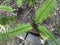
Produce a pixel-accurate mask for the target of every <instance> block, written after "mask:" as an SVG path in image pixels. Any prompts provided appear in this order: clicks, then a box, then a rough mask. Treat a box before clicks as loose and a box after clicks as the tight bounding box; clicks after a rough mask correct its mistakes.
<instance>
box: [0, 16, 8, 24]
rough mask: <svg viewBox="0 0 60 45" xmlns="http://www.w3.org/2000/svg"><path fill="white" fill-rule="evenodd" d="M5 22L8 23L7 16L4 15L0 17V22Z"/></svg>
mask: <svg viewBox="0 0 60 45" xmlns="http://www.w3.org/2000/svg"><path fill="white" fill-rule="evenodd" d="M6 23H8V18H6V17H3V18H0V24H2V25H5V24H6Z"/></svg>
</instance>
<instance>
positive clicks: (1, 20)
mask: <svg viewBox="0 0 60 45" xmlns="http://www.w3.org/2000/svg"><path fill="white" fill-rule="evenodd" d="M16 20H17V16H8V17H7V16H3V17H1V18H0V24H2V25H6V24H9V23H10V24H11V23H13V22H15V21H16Z"/></svg>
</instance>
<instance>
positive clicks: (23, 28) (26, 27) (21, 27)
mask: <svg viewBox="0 0 60 45" xmlns="http://www.w3.org/2000/svg"><path fill="white" fill-rule="evenodd" d="M31 29H32V26H31V25H30V24H18V25H17V26H16V27H15V28H12V29H10V30H8V31H5V32H6V33H5V32H4V33H2V34H0V38H1V37H2V36H3V37H2V38H4V37H6V38H11V37H14V36H18V35H20V34H23V33H25V32H28V31H30V30H31Z"/></svg>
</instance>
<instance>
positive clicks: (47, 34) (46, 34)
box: [38, 26, 59, 45]
mask: <svg viewBox="0 0 60 45" xmlns="http://www.w3.org/2000/svg"><path fill="white" fill-rule="evenodd" d="M38 29H39V30H40V32H42V33H43V34H44V35H45V36H47V37H49V38H50V39H51V41H53V42H54V44H55V45H59V44H58V43H57V40H56V39H55V37H54V35H53V34H52V33H51V32H50V31H49V30H48V29H46V28H45V27H43V26H39V27H38Z"/></svg>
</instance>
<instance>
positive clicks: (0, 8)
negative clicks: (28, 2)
mask: <svg viewBox="0 0 60 45" xmlns="http://www.w3.org/2000/svg"><path fill="white" fill-rule="evenodd" d="M0 10H2V11H10V12H12V11H14V10H15V9H13V8H12V7H10V6H5V5H0Z"/></svg>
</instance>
